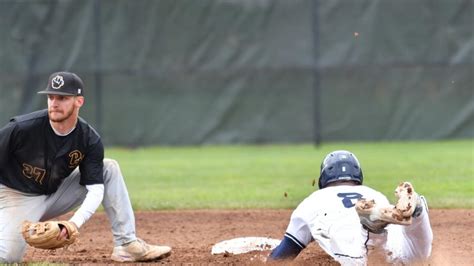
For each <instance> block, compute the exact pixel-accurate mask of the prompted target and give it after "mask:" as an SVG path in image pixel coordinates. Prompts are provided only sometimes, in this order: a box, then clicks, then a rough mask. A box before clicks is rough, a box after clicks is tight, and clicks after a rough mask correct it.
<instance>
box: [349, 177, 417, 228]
mask: <svg viewBox="0 0 474 266" xmlns="http://www.w3.org/2000/svg"><path fill="white" fill-rule="evenodd" d="M395 196H396V197H397V198H398V201H397V204H396V205H389V206H378V205H377V203H376V202H375V201H374V200H366V199H360V200H359V201H357V203H356V206H355V207H356V208H355V209H356V211H357V214H358V215H359V218H360V222H361V224H362V225H363V226H364V227H365V228H367V229H368V230H369V231H371V232H373V233H382V232H384V229H385V227H386V226H387V225H388V224H400V225H410V224H411V223H412V217H416V216H417V215H419V208H420V207H421V206H418V205H420V204H419V201H420V199H419V196H418V194H417V193H416V192H415V190H414V189H413V185H412V184H410V182H403V183H401V184H400V185H398V187H397V188H396V189H395Z"/></svg>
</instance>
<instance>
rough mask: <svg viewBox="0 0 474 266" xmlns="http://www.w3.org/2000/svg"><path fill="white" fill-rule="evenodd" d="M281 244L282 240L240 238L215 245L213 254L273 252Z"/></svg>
mask: <svg viewBox="0 0 474 266" xmlns="http://www.w3.org/2000/svg"><path fill="white" fill-rule="evenodd" d="M279 244H280V240H278V239H273V238H268V237H239V238H234V239H229V240H225V241H221V242H219V243H217V244H215V245H214V246H213V247H212V251H211V254H213V255H216V254H222V253H231V254H242V253H247V252H250V251H264V250H272V249H274V248H276V247H277V246H278V245H279Z"/></svg>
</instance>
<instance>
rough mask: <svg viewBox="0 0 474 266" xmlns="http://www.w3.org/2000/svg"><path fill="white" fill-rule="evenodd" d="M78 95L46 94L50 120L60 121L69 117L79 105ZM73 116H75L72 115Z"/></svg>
mask: <svg viewBox="0 0 474 266" xmlns="http://www.w3.org/2000/svg"><path fill="white" fill-rule="evenodd" d="M78 98H79V97H75V96H64V95H52V94H50V95H48V114H49V119H50V120H51V121H52V122H56V123H61V122H63V121H66V120H68V119H70V118H71V117H72V116H73V115H74V114H76V115H77V112H75V111H76V110H77V109H78V108H79V107H80V104H79V102H78ZM74 118H75V117H74Z"/></svg>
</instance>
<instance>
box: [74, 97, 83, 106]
mask: <svg viewBox="0 0 474 266" xmlns="http://www.w3.org/2000/svg"><path fill="white" fill-rule="evenodd" d="M75 98H76V106H77V107H81V106H82V105H84V97H83V96H76V97H75Z"/></svg>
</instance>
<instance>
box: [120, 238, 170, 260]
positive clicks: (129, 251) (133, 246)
mask: <svg viewBox="0 0 474 266" xmlns="http://www.w3.org/2000/svg"><path fill="white" fill-rule="evenodd" d="M169 255H171V248H170V247H168V246H155V245H149V244H147V243H145V241H143V240H141V239H137V240H135V241H133V242H131V243H129V244H126V245H123V246H118V247H114V251H113V253H112V256H111V259H112V260H114V261H118V262H134V261H155V260H160V259H163V258H166V257H168V256H169Z"/></svg>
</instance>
